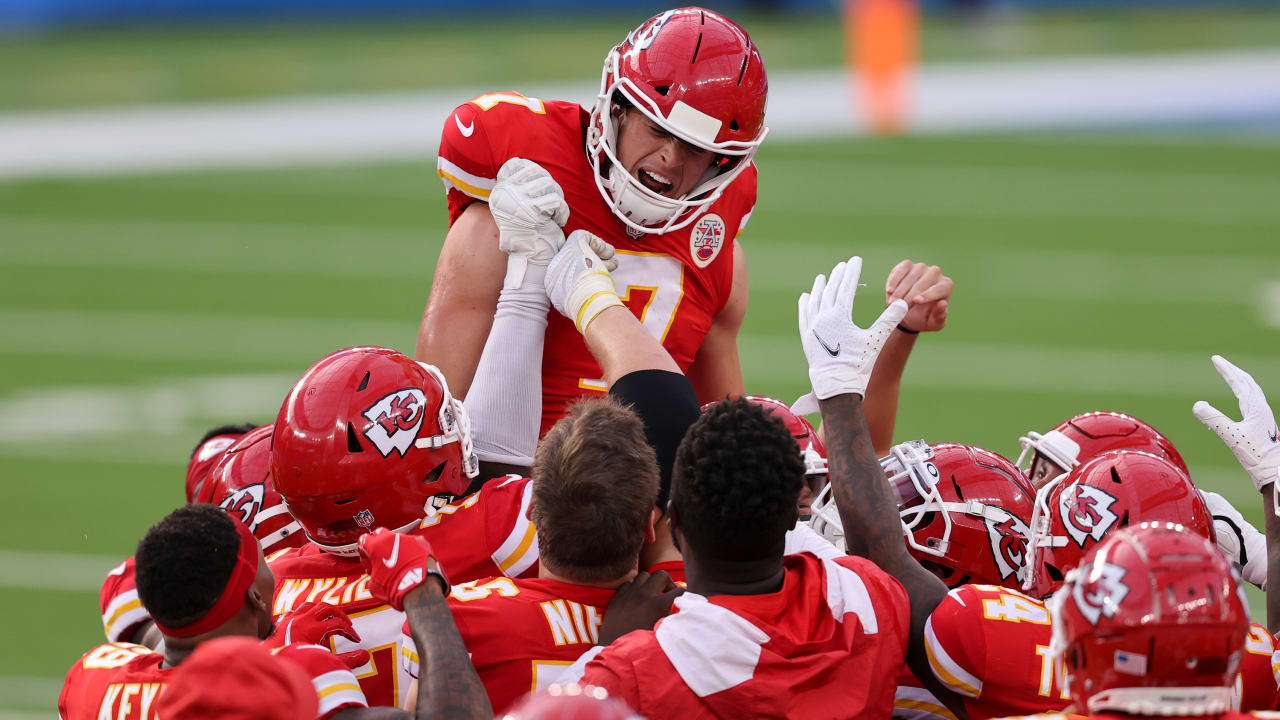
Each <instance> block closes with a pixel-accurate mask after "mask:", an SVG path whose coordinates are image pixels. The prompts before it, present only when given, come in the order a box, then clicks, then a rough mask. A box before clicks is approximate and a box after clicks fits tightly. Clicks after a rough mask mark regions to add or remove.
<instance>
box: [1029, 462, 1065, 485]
mask: <svg viewBox="0 0 1280 720" xmlns="http://www.w3.org/2000/svg"><path fill="white" fill-rule="evenodd" d="M1064 472H1066V470H1063V469H1062V468H1061V467H1059V466H1058V464H1057V463H1055V462H1053V461H1052V460H1050V459H1049V458H1047V457H1045V456H1043V455H1041V454H1040V453H1036V457H1035V459H1034V460H1032V461H1031V484H1032V485H1034V486H1035V488H1036V489H1037V490H1039V489H1040V488H1042V487H1044V486H1045V485H1048V484H1049V481H1050V480H1052V479H1054V478H1056V477H1058V476H1059V475H1061V474H1062V473H1064Z"/></svg>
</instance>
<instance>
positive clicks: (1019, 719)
mask: <svg viewBox="0 0 1280 720" xmlns="http://www.w3.org/2000/svg"><path fill="white" fill-rule="evenodd" d="M1133 717H1134V715H1125V714H1120V712H1098V714H1097V715H1075V714H1069V712H1041V714H1038V715H1016V716H1011V717H1009V719H1007V720H1133ZM1158 717H1160V719H1161V720H1280V712H1239V711H1235V710H1229V711H1226V712H1219V714H1217V715H1160V716H1158Z"/></svg>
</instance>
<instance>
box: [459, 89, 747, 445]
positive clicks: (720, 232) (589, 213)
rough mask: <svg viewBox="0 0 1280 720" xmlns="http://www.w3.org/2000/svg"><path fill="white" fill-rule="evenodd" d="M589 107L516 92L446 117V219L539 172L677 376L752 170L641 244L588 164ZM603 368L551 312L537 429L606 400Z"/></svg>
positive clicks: (691, 349)
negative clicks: (583, 404) (611, 263)
mask: <svg viewBox="0 0 1280 720" xmlns="http://www.w3.org/2000/svg"><path fill="white" fill-rule="evenodd" d="M587 116H588V113H587V110H586V109H585V108H583V107H581V106H580V105H578V104H576V103H570V102H559V101H543V100H539V99H537V98H528V97H524V96H523V95H519V94H517V93H512V92H500V93H490V94H488V95H481V96H480V97H478V98H476V99H474V100H472V101H471V102H468V103H465V104H463V105H460V106H459V107H458V108H457V109H456V110H454V111H453V114H452V115H451V116H450V117H449V119H447V120H445V123H444V132H443V133H442V136H441V139H440V155H439V160H438V161H437V172H438V173H439V175H440V179H441V180H443V181H444V185H445V191H446V196H447V198H448V206H449V222H450V223H452V222H453V221H455V220H457V219H458V217H459V216H460V215H461V214H462V211H463V210H464V209H465V208H466V206H467V205H469V204H471V203H472V202H475V201H476V200H482V201H487V200H488V198H489V192H490V190H492V189H493V185H494V179H495V178H496V177H497V175H498V169H499V168H500V167H502V164H503V163H504V162H506V161H507V160H508V159H510V158H513V157H521V158H525V159H528V160H532V161H534V162H536V163H538V164H539V165H541V166H542V167H543V168H544V169H546V170H547V172H549V173H551V176H552V177H553V178H555V181H556V182H557V183H559V184H560V187H561V189H562V190H564V198H565V202H567V203H568V205H569V210H570V215H569V221H568V222H567V223H566V224H565V226H564V232H565V235H568V234H569V233H571V232H573V231H574V230H580V229H585V230H588V231H590V232H591V233H593V234H595V235H598V236H599V237H601V238H603V239H604V240H606V241H607V242H609V243H610V244H611V245H613V246H614V247H615V248H617V250H618V255H617V260H618V269H617V270H615V271H614V272H613V278H614V282H615V283H616V284H617V287H618V294H619V296H620V297H621V298H622V302H623V303H624V304H626V306H627V307H628V308H629V309H630V310H631V312H633V313H635V315H636V317H638V318H639V319H640V322H641V323H643V324H644V326H645V328H646V329H648V330H649V332H650V333H652V334H653V336H654V337H655V338H657V339H658V340H659V342H661V343H662V345H663V347H665V348H666V349H667V352H669V353H670V354H671V357H672V359H673V360H675V361H676V363H677V364H678V365H679V366H680V369H681V370H687V369H688V368H689V365H690V364H691V363H692V362H693V359H694V356H695V355H697V352H698V348H699V347H701V346H702V340H703V338H704V337H706V334H707V331H708V330H709V329H710V328H711V322H712V320H713V319H714V318H715V316H716V315H718V314H719V313H720V311H721V310H722V309H723V308H724V305H725V303H726V302H727V301H728V299H729V292H730V289H731V287H732V285H733V244H734V238H736V237H737V235H738V233H740V232H741V231H742V229H743V228H744V227H746V224H747V219H748V217H749V216H750V215H751V209H752V207H753V206H754V205H755V201H756V169H755V167H754V166H751V167H748V168H747V169H746V170H744V171H743V172H742V174H741V175H739V176H738V177H737V178H736V179H735V180H734V181H733V182H732V183H731V184H730V185H729V186H728V187H727V188H726V189H725V191H724V194H723V195H722V196H721V197H720V198H719V199H718V200H716V202H715V203H714V204H712V205H711V207H710V208H709V209H708V210H707V212H706V213H705V214H703V215H702V216H700V217H699V218H698V219H697V220H696V221H694V222H693V223H691V224H690V225H688V226H687V227H685V228H683V229H681V230H673V231H671V232H669V233H665V234H662V235H654V234H650V235H643V236H641V237H639V238H637V237H634V236H632V235H630V234H628V232H627V226H626V225H624V224H623V223H622V221H621V220H619V219H618V218H617V217H616V216H615V215H614V214H613V212H612V211H611V210H610V209H609V207H608V205H606V204H605V202H604V198H603V197H601V195H600V190H599V189H598V188H597V187H596V183H595V176H594V174H593V171H592V169H591V165H590V163H589V162H588V159H587V153H586V149H585V142H584V139H585V133H586V128H587ZM603 377H604V376H603V373H602V372H601V370H600V366H599V365H597V364H596V362H595V359H594V358H593V357H592V356H591V353H590V352H589V351H588V350H587V346H586V344H585V343H584V342H583V340H582V336H581V335H580V334H579V333H578V331H577V330H576V329H575V328H574V325H573V322H572V321H571V320H569V319H567V318H565V317H563V316H561V315H560V313H558V312H555V311H554V310H553V311H551V312H550V313H549V315H548V325H547V340H546V345H545V350H544V352H543V358H542V432H544V433H545V432H546V431H547V429H548V428H550V427H551V425H552V424H554V423H555V421H556V420H558V419H559V418H561V417H563V416H564V414H565V408H566V406H567V405H568V404H569V403H570V402H571V401H573V400H574V399H575V398H577V397H580V396H582V395H587V394H595V393H601V394H602V393H604V392H605V390H606V385H605V382H604V380H603V379H602V378H603Z"/></svg>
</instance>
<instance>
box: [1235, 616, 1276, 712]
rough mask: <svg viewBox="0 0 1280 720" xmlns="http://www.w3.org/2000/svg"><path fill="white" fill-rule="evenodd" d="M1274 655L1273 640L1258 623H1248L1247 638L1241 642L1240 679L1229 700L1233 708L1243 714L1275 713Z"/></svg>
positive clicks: (1274, 644) (1237, 680)
mask: <svg viewBox="0 0 1280 720" xmlns="http://www.w3.org/2000/svg"><path fill="white" fill-rule="evenodd" d="M1275 651H1276V639H1275V637H1273V636H1272V635H1271V633H1269V632H1267V629H1266V628H1265V627H1263V626H1261V625H1259V624H1258V623H1249V635H1248V637H1246V638H1245V641H1244V661H1243V662H1241V663H1240V675H1239V677H1237V678H1236V684H1235V687H1234V689H1233V693H1232V699H1233V700H1237V702H1235V703H1233V707H1234V708H1235V709H1237V710H1243V711H1245V712H1248V711H1251V710H1275V709H1276V701H1277V699H1280V698H1278V696H1280V688H1278V687H1277V685H1276V676H1275V672H1274V671H1273V670H1272V665H1271V656H1272V654H1273V653H1274V652H1275Z"/></svg>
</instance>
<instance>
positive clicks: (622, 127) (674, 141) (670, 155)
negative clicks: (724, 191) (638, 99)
mask: <svg viewBox="0 0 1280 720" xmlns="http://www.w3.org/2000/svg"><path fill="white" fill-rule="evenodd" d="M618 159H619V160H621V161H622V165H623V167H625V168H626V170H627V172H629V173H631V176H632V177H634V178H635V179H636V180H639V181H640V184H641V185H644V186H645V187H647V188H649V189H650V190H652V191H654V192H656V193H658V194H659V195H665V196H666V197H670V198H678V197H681V196H683V195H687V194H688V193H689V191H690V190H692V189H693V186H694V185H697V184H698V180H700V179H701V178H702V175H703V173H705V172H706V171H707V168H708V167H711V161H712V160H714V159H715V153H713V152H711V151H710V150H704V149H702V148H700V147H696V146H694V145H690V144H689V143H687V142H685V141H683V140H681V139H679V138H677V137H675V136H674V135H672V134H670V133H668V132H667V131H666V130H663V129H662V128H661V127H658V125H657V124H656V123H654V122H653V121H652V120H650V119H649V118H647V117H645V114H644V113H642V112H640V111H639V110H635V109H628V110H624V111H623V112H622V115H621V116H620V117H619V118H618Z"/></svg>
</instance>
